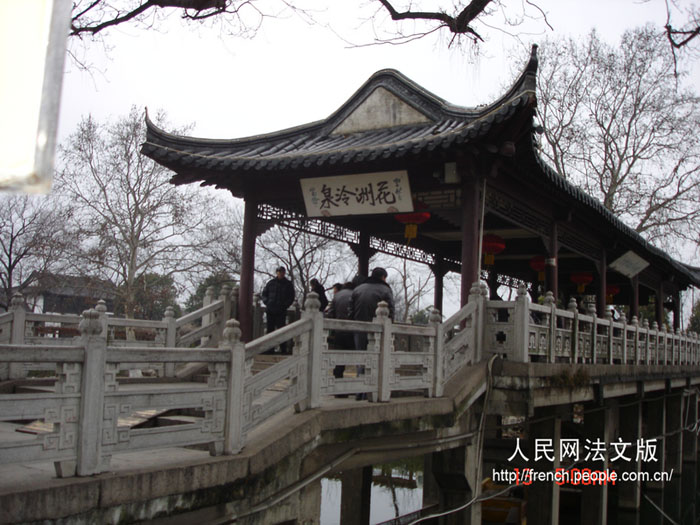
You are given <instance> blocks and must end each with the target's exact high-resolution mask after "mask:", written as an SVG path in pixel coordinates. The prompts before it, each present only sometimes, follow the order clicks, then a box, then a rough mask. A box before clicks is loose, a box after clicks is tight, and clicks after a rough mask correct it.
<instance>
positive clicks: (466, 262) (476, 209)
mask: <svg viewBox="0 0 700 525" xmlns="http://www.w3.org/2000/svg"><path fill="white" fill-rule="evenodd" d="M460 171H461V176H462V286H461V294H460V303H461V306H464V305H465V304H467V301H468V300H469V290H470V289H471V286H472V284H473V283H475V282H477V281H478V280H479V257H480V256H481V253H480V250H479V248H480V245H481V243H480V238H479V236H480V233H481V217H482V202H483V199H482V194H481V192H482V188H483V186H482V183H481V179H480V178H479V177H477V176H476V174H475V173H474V171H473V170H470V169H465V167H461V170H460Z"/></svg>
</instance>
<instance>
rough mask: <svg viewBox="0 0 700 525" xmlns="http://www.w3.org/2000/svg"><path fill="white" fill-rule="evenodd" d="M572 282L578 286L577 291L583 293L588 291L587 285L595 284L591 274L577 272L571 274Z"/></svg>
mask: <svg viewBox="0 0 700 525" xmlns="http://www.w3.org/2000/svg"><path fill="white" fill-rule="evenodd" d="M571 282H572V283H574V284H576V285H577V286H576V291H577V292H578V293H583V292H585V291H586V285H588V284H591V283H592V282H593V275H592V274H591V273H590V272H576V273H572V274H571Z"/></svg>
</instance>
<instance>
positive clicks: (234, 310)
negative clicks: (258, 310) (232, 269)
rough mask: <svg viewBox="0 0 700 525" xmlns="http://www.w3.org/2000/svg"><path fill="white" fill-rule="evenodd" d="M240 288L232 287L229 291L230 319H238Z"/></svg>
mask: <svg viewBox="0 0 700 525" xmlns="http://www.w3.org/2000/svg"><path fill="white" fill-rule="evenodd" d="M240 291H241V288H240V287H239V286H238V285H235V286H234V287H233V290H232V291H231V294H230V297H231V318H232V319H238V294H239V293H240Z"/></svg>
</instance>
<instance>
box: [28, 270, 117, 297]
mask: <svg viewBox="0 0 700 525" xmlns="http://www.w3.org/2000/svg"><path fill="white" fill-rule="evenodd" d="M27 282H28V283H29V284H28V285H27V286H22V287H21V288H22V293H23V294H24V295H30V294H32V295H40V294H45V293H52V294H54V295H63V296H66V297H84V298H88V299H93V298H94V299H105V300H113V299H114V298H115V296H116V286H115V285H114V283H112V282H111V281H108V280H105V279H99V278H97V277H93V276H77V275H63V274H55V273H49V272H42V273H40V272H33V273H32V274H31V275H30V276H29V278H28V279H27V280H26V281H25V283H27Z"/></svg>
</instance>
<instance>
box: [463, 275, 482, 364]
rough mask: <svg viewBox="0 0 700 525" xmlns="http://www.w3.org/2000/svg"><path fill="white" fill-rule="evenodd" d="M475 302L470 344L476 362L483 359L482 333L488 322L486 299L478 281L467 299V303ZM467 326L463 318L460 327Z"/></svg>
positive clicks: (473, 285)
mask: <svg viewBox="0 0 700 525" xmlns="http://www.w3.org/2000/svg"><path fill="white" fill-rule="evenodd" d="M470 303H475V307H476V308H475V310H474V322H473V323H472V328H473V330H474V332H473V334H472V340H471V341H470V344H471V346H472V348H473V349H474V362H475V363H478V362H479V361H481V354H482V352H483V349H482V348H481V342H482V334H483V332H484V323H485V322H486V312H484V300H483V295H482V293H481V285H480V284H479V283H478V282H475V283H473V284H472V287H471V289H470V290H469V299H467V304H470ZM465 327H466V322H465V321H464V320H463V321H462V323H461V325H460V329H462V330H464V329H465Z"/></svg>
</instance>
